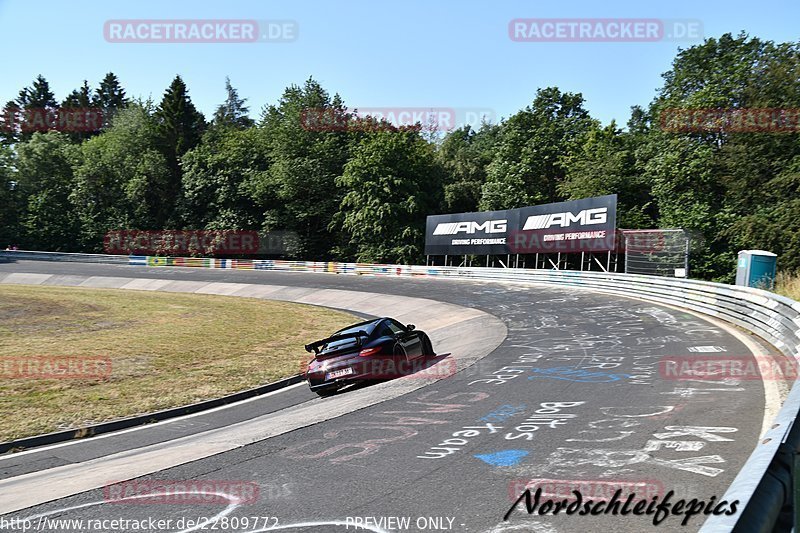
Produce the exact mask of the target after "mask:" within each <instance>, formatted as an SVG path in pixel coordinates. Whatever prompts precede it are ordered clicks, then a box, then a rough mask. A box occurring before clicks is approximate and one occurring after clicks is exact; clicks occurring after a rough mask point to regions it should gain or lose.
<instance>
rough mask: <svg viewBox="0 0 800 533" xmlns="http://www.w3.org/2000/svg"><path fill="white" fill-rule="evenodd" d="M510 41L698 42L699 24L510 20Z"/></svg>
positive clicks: (700, 35) (678, 21) (692, 21)
mask: <svg viewBox="0 0 800 533" xmlns="http://www.w3.org/2000/svg"><path fill="white" fill-rule="evenodd" d="M508 36H509V38H510V39H511V40H512V41H516V42H528V43H546V42H555V43H577V42H590V43H611V42H628V43H642V42H657V41H681V40H692V41H694V40H701V39H702V38H703V23H702V22H701V21H699V20H695V19H620V18H608V19H578V18H575V19H555V18H554V19H514V20H512V21H511V22H509V23H508Z"/></svg>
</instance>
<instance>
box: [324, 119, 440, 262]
mask: <svg viewBox="0 0 800 533" xmlns="http://www.w3.org/2000/svg"><path fill="white" fill-rule="evenodd" d="M441 177H442V170H441V167H440V166H439V165H438V164H437V162H436V157H435V154H434V151H433V147H432V146H431V145H430V144H429V143H427V142H426V141H425V140H424V139H423V138H422V137H421V136H420V135H419V132H418V131H417V130H416V129H401V130H399V131H382V132H378V133H375V134H372V135H369V136H367V138H365V139H363V140H362V141H361V143H360V144H359V145H358V147H357V148H356V149H355V152H354V153H353V157H352V159H350V161H349V162H348V163H347V165H346V166H345V169H344V173H343V174H342V176H341V177H340V178H338V179H337V183H338V184H339V186H340V187H342V189H344V190H346V191H347V192H346V194H345V196H344V199H343V200H342V203H341V208H340V210H339V212H338V214H337V218H336V221H335V224H337V225H339V224H340V225H341V227H342V229H343V230H344V232H345V233H346V234H347V235H348V237H349V239H350V242H351V243H352V244H353V245H354V247H355V249H356V260H358V261H370V262H389V263H395V262H396V263H406V264H408V263H414V262H417V261H419V260H420V259H421V257H422V253H423V245H424V230H425V218H426V215H429V214H431V213H433V212H435V210H436V207H437V206H438V205H439V203H440V202H441V192H440V191H441V186H442V181H441V179H442V178H441Z"/></svg>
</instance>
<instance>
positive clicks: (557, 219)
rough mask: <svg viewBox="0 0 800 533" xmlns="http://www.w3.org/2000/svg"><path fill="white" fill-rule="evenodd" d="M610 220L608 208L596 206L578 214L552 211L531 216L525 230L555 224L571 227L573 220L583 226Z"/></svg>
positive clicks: (526, 222) (544, 227)
mask: <svg viewBox="0 0 800 533" xmlns="http://www.w3.org/2000/svg"><path fill="white" fill-rule="evenodd" d="M607 220H608V208H607V207H596V208H594V209H584V210H583V211H581V212H580V213H578V214H577V215H573V214H572V213H569V212H567V213H551V214H549V215H533V216H529V217H528V220H526V221H525V226H524V227H523V228H522V229H523V230H529V229H547V228H551V227H553V226H561V227H562V228H566V227H569V226H570V225H571V224H572V223H573V222H578V223H579V224H580V225H581V226H592V225H594V224H605V223H606V221H607Z"/></svg>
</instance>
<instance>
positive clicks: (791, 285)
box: [775, 272, 800, 302]
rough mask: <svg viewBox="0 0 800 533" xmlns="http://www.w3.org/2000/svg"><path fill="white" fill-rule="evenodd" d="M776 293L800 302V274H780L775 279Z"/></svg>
mask: <svg viewBox="0 0 800 533" xmlns="http://www.w3.org/2000/svg"><path fill="white" fill-rule="evenodd" d="M775 292H777V293H778V294H782V295H784V296H786V297H788V298H791V299H792V300H796V301H798V302H800V272H794V273H789V272H779V273H778V275H777V277H776V279H775Z"/></svg>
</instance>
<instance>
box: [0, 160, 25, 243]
mask: <svg viewBox="0 0 800 533" xmlns="http://www.w3.org/2000/svg"><path fill="white" fill-rule="evenodd" d="M21 201H22V196H21V193H20V190H19V180H18V178H17V176H16V169H15V164H14V152H13V151H12V150H11V149H10V148H9V147H8V146H4V145H1V144H0V249H4V248H5V247H6V246H8V245H10V244H15V245H22V244H23V242H22V231H21V228H20V224H19V215H20V212H21V210H22V206H21Z"/></svg>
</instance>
